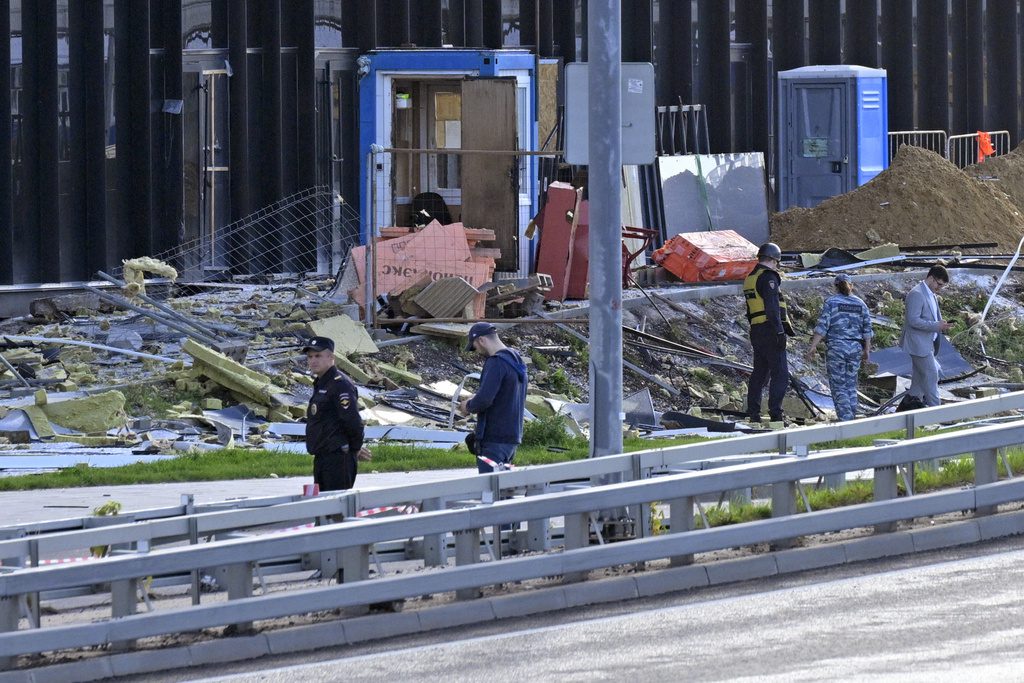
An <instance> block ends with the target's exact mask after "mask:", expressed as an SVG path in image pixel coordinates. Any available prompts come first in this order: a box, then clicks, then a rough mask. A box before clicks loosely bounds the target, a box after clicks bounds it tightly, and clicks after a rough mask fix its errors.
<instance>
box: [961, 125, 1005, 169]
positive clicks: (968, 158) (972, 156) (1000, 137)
mask: <svg viewBox="0 0 1024 683" xmlns="http://www.w3.org/2000/svg"><path fill="white" fill-rule="evenodd" d="M988 136H989V140H991V142H992V149H993V154H992V156H1002V155H1003V154H1006V153H1007V152H1009V151H1010V131H1008V130H990V131H988ZM946 158H947V159H949V161H950V163H952V164H953V165H954V166H956V167H957V168H966V167H967V166H970V165H971V164H976V163H979V162H981V161H982V160H981V159H979V158H978V134H977V133H964V134H963V135H950V136H949V139H948V140H947V141H946Z"/></svg>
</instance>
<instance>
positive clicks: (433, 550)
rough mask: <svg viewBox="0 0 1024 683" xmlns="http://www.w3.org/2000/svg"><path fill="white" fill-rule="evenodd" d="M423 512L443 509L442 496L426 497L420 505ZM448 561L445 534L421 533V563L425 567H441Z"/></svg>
mask: <svg viewBox="0 0 1024 683" xmlns="http://www.w3.org/2000/svg"><path fill="white" fill-rule="evenodd" d="M420 509H421V510H423V512H434V511H436V510H444V500H443V499H442V498H427V499H425V500H424V501H423V505H422V506H421V507H420ZM447 562H448V547H447V541H446V535H445V534H423V564H424V566H427V567H443V566H444V565H445V564H447Z"/></svg>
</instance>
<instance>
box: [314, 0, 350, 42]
mask: <svg viewBox="0 0 1024 683" xmlns="http://www.w3.org/2000/svg"><path fill="white" fill-rule="evenodd" d="M341 1H342V0H316V1H315V3H314V5H313V12H314V16H313V24H314V28H313V30H314V33H315V35H314V37H313V39H314V41H315V43H316V46H317V47H344V42H343V40H342V36H341Z"/></svg>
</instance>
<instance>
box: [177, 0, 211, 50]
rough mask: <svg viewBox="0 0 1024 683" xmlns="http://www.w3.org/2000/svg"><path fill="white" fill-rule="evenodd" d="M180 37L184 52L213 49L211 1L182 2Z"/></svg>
mask: <svg viewBox="0 0 1024 683" xmlns="http://www.w3.org/2000/svg"><path fill="white" fill-rule="evenodd" d="M181 36H182V47H183V48H184V49H186V50H209V49H211V48H212V47H213V0H182V3H181Z"/></svg>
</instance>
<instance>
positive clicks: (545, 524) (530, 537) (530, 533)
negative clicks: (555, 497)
mask: <svg viewBox="0 0 1024 683" xmlns="http://www.w3.org/2000/svg"><path fill="white" fill-rule="evenodd" d="M547 492H548V485H547V484H546V483H545V484H533V485H530V486H527V487H526V496H527V497H530V496H541V495H544V494H545V493H547ZM526 548H527V550H533V551H539V552H544V551H547V550H550V549H551V520H550V519H549V518H547V517H544V518H543V519H529V520H527V521H526Z"/></svg>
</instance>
